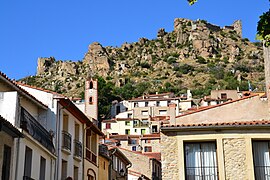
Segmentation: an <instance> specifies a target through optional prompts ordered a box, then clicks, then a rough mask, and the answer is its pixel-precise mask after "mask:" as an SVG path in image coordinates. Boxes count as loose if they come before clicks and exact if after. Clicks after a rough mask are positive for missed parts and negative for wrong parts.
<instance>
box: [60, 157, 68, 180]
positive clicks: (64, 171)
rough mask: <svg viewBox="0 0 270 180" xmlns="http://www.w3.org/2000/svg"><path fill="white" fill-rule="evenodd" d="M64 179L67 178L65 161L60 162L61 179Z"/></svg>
mask: <svg viewBox="0 0 270 180" xmlns="http://www.w3.org/2000/svg"><path fill="white" fill-rule="evenodd" d="M66 178H67V161H65V160H62V172H61V179H62V180H65V179H66Z"/></svg>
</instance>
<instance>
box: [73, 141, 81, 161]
mask: <svg viewBox="0 0 270 180" xmlns="http://www.w3.org/2000/svg"><path fill="white" fill-rule="evenodd" d="M74 156H75V157H79V158H81V157H82V143H81V142H80V141H78V140H76V139H74Z"/></svg>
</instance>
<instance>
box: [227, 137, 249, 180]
mask: <svg viewBox="0 0 270 180" xmlns="http://www.w3.org/2000/svg"><path fill="white" fill-rule="evenodd" d="M223 148H224V161H225V175H226V180H231V179H248V176H247V167H246V164H247V162H246V159H247V158H246V142H245V139H242V138H226V139H223Z"/></svg>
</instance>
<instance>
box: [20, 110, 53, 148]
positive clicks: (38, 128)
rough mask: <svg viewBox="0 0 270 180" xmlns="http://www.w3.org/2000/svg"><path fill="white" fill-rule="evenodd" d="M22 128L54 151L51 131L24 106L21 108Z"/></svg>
mask: <svg viewBox="0 0 270 180" xmlns="http://www.w3.org/2000/svg"><path fill="white" fill-rule="evenodd" d="M21 128H22V129H23V130H24V131H26V132H27V133H28V134H29V135H31V136H32V137H33V138H34V139H35V140H37V141H38V142H39V143H40V144H41V145H42V146H44V147H45V148H46V149H48V150H49V151H50V152H51V153H54V146H53V142H52V137H51V135H50V133H49V132H48V131H47V130H46V129H45V128H44V127H43V126H42V125H41V124H40V123H39V122H38V121H37V120H36V119H35V118H34V117H33V116H32V115H31V114H30V113H29V112H27V111H26V110H25V109H24V108H21Z"/></svg>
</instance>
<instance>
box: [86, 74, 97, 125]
mask: <svg viewBox="0 0 270 180" xmlns="http://www.w3.org/2000/svg"><path fill="white" fill-rule="evenodd" d="M85 114H86V115H87V116H89V117H91V118H92V121H93V123H95V124H96V125H97V124H98V81H97V79H94V78H92V77H89V78H87V80H86V82H85Z"/></svg>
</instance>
